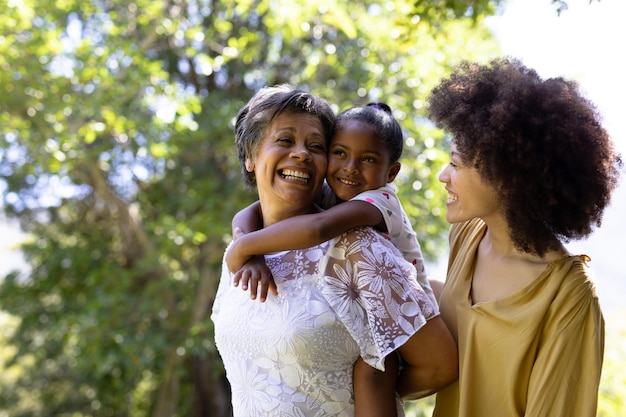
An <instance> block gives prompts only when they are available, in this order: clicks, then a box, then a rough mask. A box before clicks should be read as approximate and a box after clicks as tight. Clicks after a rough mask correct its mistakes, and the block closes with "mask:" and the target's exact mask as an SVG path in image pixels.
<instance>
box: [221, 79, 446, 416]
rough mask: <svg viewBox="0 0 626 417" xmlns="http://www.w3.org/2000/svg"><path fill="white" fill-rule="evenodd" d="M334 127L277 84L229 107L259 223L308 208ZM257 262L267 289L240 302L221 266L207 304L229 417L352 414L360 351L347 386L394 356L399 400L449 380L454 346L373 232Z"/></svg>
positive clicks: (400, 262)
mask: <svg viewBox="0 0 626 417" xmlns="http://www.w3.org/2000/svg"><path fill="white" fill-rule="evenodd" d="M333 127H334V115H333V112H332V110H331V108H330V107H329V106H328V104H327V103H326V102H325V101H323V100H321V99H319V98H316V97H314V96H312V95H310V94H308V93H305V92H301V91H297V90H294V89H293V88H291V87H287V86H278V87H269V88H265V89H262V90H261V91H259V92H258V93H257V94H256V95H255V96H254V97H253V98H252V99H251V100H250V101H249V102H248V104H247V105H246V106H244V108H243V109H242V110H241V111H240V112H239V114H238V116H237V120H236V125H235V136H236V143H237V146H238V151H239V159H240V162H241V164H242V168H243V172H244V177H245V180H246V182H247V184H248V185H255V186H256V188H257V190H258V195H259V203H260V214H261V217H262V222H263V226H264V227H267V226H269V225H272V224H274V223H276V222H279V221H280V220H283V219H287V218H290V217H292V216H296V215H300V214H308V213H314V212H317V211H318V210H319V209H318V207H317V206H316V205H315V203H314V202H315V198H316V196H317V194H318V192H319V191H320V188H321V186H322V182H323V179H324V176H325V174H326V167H327V155H326V152H327V146H328V142H329V139H330V136H331V134H332V131H333ZM265 261H266V263H267V265H268V266H269V268H270V270H271V272H272V274H273V276H274V279H275V281H276V285H277V287H278V295H270V296H269V297H268V299H267V301H266V302H265V303H258V302H254V301H251V300H250V297H249V295H248V294H247V293H246V292H243V291H242V290H241V289H239V288H236V287H234V286H233V285H232V275H231V273H230V272H229V271H228V268H227V266H226V265H224V267H223V272H222V278H221V282H220V286H219V289H218V293H217V296H216V300H215V304H214V306H213V314H212V320H213V322H214V324H215V342H216V345H217V348H218V350H219V353H220V355H221V357H222V359H223V362H224V367H225V369H226V373H227V377H228V380H229V382H230V384H231V388H232V404H233V410H234V415H235V416H237V417H250V416H346V417H348V416H354V415H355V407H354V396H355V392H354V388H353V369H354V367H355V363H356V362H357V360H358V359H360V358H362V360H363V361H364V362H365V363H367V364H369V366H368V368H370V369H371V370H372V372H373V373H368V372H362V371H359V372H356V371H355V373H354V378H355V379H356V380H357V381H356V382H355V385H358V384H360V383H361V382H363V384H368V383H369V382H368V381H370V380H367V381H360V380H359V379H360V378H365V379H367V378H370V376H371V375H374V378H373V380H375V378H376V376H377V374H376V373H378V374H384V372H383V371H385V361H386V359H387V358H391V359H393V358H395V355H396V353H395V352H398V353H399V354H400V355H401V357H402V359H403V367H402V370H401V372H400V375H399V376H398V382H397V385H396V388H397V390H398V392H399V394H400V395H402V396H404V397H406V398H411V397H415V396H418V395H420V394H423V393H430V392H432V391H434V390H436V389H439V388H441V387H443V386H445V385H447V384H449V383H450V382H451V381H452V380H454V379H455V378H456V375H457V359H456V347H455V345H454V342H453V340H452V338H451V336H450V333H449V331H448V330H447V328H446V327H445V325H444V324H443V321H442V320H441V319H440V318H439V316H438V310H437V307H436V306H434V305H432V303H431V302H430V301H429V298H428V296H427V295H426V294H425V293H424V291H423V290H422V289H421V287H420V286H419V284H418V283H417V280H416V278H415V277H416V275H415V274H416V273H415V268H414V267H413V266H412V265H411V264H410V263H408V262H406V261H405V260H404V259H403V258H402V255H401V254H400V253H399V252H398V251H397V250H396V249H395V248H394V247H393V246H392V245H391V244H390V243H389V242H388V241H387V240H386V239H385V238H384V237H383V236H382V235H380V234H378V233H377V232H375V231H374V230H373V229H370V228H359V229H354V230H352V231H350V232H348V233H345V234H343V235H341V236H339V237H337V238H335V239H332V240H330V241H328V242H325V243H323V244H321V245H317V246H314V247H311V248H308V249H305V250H290V251H284V252H279V253H275V254H271V255H266V256H265ZM368 375H369V376H368ZM394 375H395V374H394ZM359 392H361V391H359ZM389 396H390V397H391V401H395V395H394V393H393V392H392V393H391V394H390V395H389ZM375 397H376V396H373V398H363V400H364V401H378V399H377V398H375ZM381 397H382V396H381ZM381 400H382V399H381ZM384 400H388V399H384ZM368 411H369V410H368V409H366V408H362V409H361V411H359V412H358V413H359V415H366V414H367V412H368ZM361 412H363V413H362V414H361ZM398 414H399V415H402V414H403V413H402V407H398Z"/></svg>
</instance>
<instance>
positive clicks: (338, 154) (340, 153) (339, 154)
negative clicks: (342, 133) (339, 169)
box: [333, 149, 346, 156]
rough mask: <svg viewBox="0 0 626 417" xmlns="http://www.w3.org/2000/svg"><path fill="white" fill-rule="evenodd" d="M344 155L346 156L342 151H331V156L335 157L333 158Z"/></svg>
mask: <svg viewBox="0 0 626 417" xmlns="http://www.w3.org/2000/svg"><path fill="white" fill-rule="evenodd" d="M345 154H346V153H345V152H344V151H342V150H339V149H335V150H334V151H333V155H335V156H344V155H345Z"/></svg>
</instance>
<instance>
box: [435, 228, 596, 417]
mask: <svg viewBox="0 0 626 417" xmlns="http://www.w3.org/2000/svg"><path fill="white" fill-rule="evenodd" d="M485 229H486V226H485V224H484V223H483V222H482V221H481V220H479V219H474V220H471V221H469V222H466V223H459V224H455V225H453V226H452V228H451V230H450V261H449V263H448V275H447V279H446V283H445V286H444V289H443V291H442V293H441V297H440V310H441V316H442V318H443V319H444V321H445V322H446V324H447V325H448V327H449V328H450V331H451V332H452V335H453V336H454V338H455V339H456V341H457V344H458V347H459V367H460V368H459V375H460V377H459V380H458V381H457V382H455V383H453V384H452V385H450V386H448V387H446V388H445V389H443V390H442V391H440V392H439V393H438V394H437V401H436V406H435V412H434V414H433V416H434V417H457V416H458V417H514V416H525V417H583V416H584V417H593V416H595V415H596V408H597V398H598V385H599V383H600V372H601V368H602V358H603V353H604V319H603V317H602V312H601V310H600V306H599V303H598V297H597V294H596V289H595V286H594V283H593V281H592V279H591V278H590V270H589V268H588V266H587V264H586V262H587V261H589V258H588V257H587V256H585V255H582V256H565V257H563V258H561V259H559V260H557V261H554V262H552V263H550V264H549V265H548V266H547V267H546V269H545V270H544V271H543V272H542V273H541V275H540V276H539V277H538V278H537V279H536V280H534V281H533V282H532V283H531V284H529V285H528V286H527V287H526V288H524V289H522V290H520V291H517V292H515V293H513V294H511V295H509V296H507V297H503V298H501V299H497V300H492V301H488V302H484V303H477V304H475V305H472V300H471V296H470V289H471V283H472V276H473V268H474V260H475V255H476V251H477V248H478V243H479V242H480V240H481V238H482V236H483V235H484V233H485ZM503 278H504V277H503Z"/></svg>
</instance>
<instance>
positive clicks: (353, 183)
mask: <svg viewBox="0 0 626 417" xmlns="http://www.w3.org/2000/svg"><path fill="white" fill-rule="evenodd" d="M339 182H342V183H344V184H346V185H352V186H355V185H358V183H356V182H354V181H350V180H344V179H340V180H339Z"/></svg>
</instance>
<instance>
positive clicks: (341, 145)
mask: <svg viewBox="0 0 626 417" xmlns="http://www.w3.org/2000/svg"><path fill="white" fill-rule="evenodd" d="M332 147H333V148H334V147H340V148H348V146H346V145H343V144H341V143H333V145H332ZM363 153H372V154H375V155H379V156H382V153H381V152H379V151H377V150H373V151H372V150H369V149H366V150H365V151H364V152H363Z"/></svg>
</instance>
